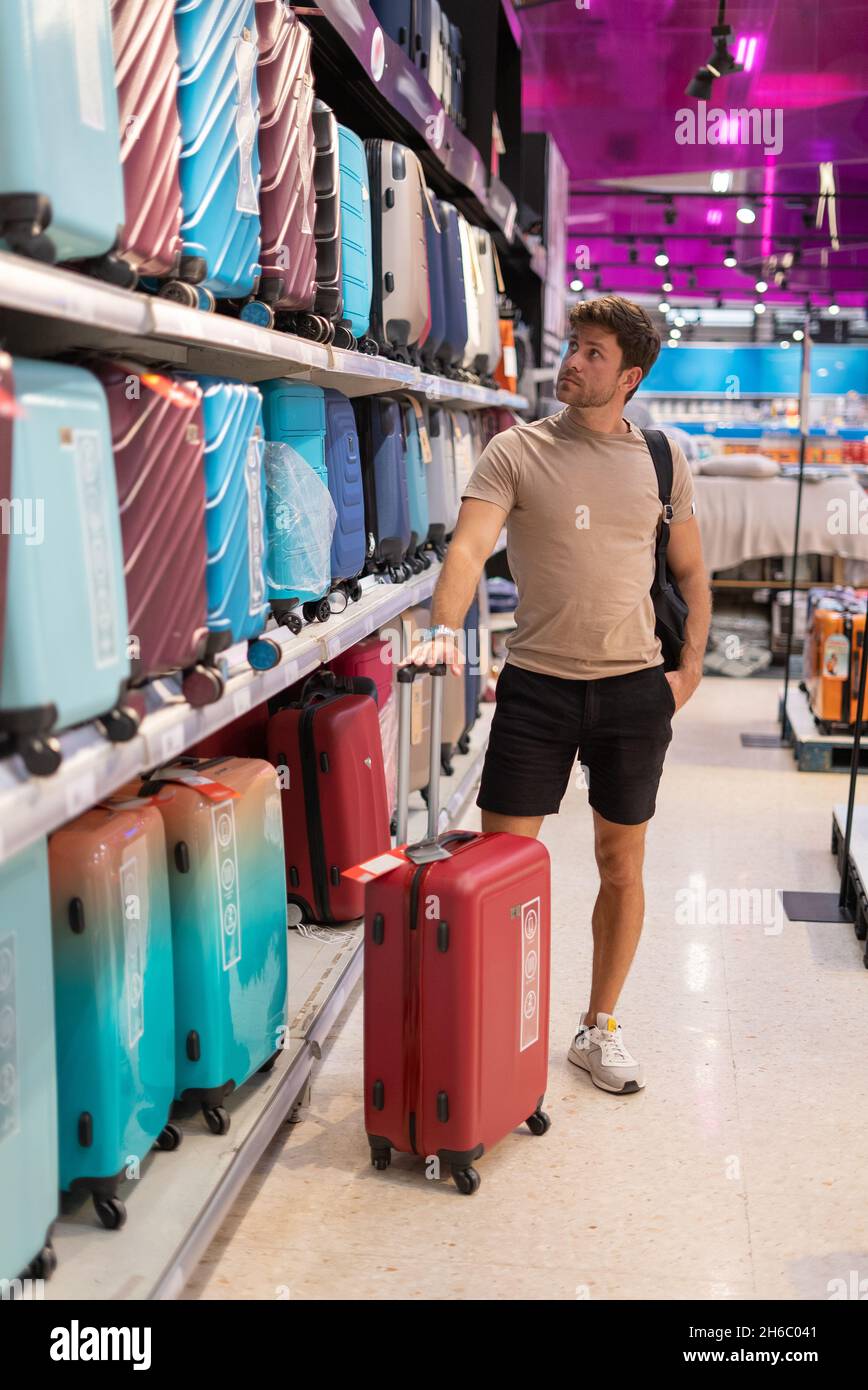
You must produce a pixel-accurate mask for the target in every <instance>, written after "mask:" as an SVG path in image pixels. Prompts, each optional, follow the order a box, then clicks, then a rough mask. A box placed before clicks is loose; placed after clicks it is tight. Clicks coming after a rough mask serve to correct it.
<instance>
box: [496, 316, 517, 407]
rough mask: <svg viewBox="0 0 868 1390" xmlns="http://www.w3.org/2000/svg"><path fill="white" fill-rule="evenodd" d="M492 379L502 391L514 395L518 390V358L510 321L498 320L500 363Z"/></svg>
mask: <svg viewBox="0 0 868 1390" xmlns="http://www.w3.org/2000/svg"><path fill="white" fill-rule="evenodd" d="M494 379H495V381H496V382H497V384H498V386H502V387H503V389H504V391H511V392H512V394H513V395H515V393H516V391H517V390H518V357H517V356H516V352H515V330H514V328H513V320H512V319H501V320H500V361H499V362H498V364H497V371H496V372H495V373H494Z"/></svg>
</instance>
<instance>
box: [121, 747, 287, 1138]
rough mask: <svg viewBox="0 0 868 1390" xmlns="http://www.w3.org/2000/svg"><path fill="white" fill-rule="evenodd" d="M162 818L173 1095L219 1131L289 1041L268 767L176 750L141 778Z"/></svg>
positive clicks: (278, 823) (275, 808)
mask: <svg viewBox="0 0 868 1390" xmlns="http://www.w3.org/2000/svg"><path fill="white" fill-rule="evenodd" d="M141 791H142V794H143V795H151V794H156V795H155V801H154V805H155V806H156V808H157V810H158V811H159V813H160V815H161V816H162V818H163V827H164V830H165V835H166V846H167V850H168V856H167V857H168V863H169V891H170V897H171V904H172V944H173V955H174V980H175V1040H176V1047H175V1096H176V1098H177V1099H178V1100H180V1101H197V1102H199V1103H200V1104H201V1106H202V1110H203V1113H204V1116H205V1119H206V1121H207V1124H208V1127H209V1129H211V1131H212V1132H213V1133H215V1134H225V1133H226V1131H227V1130H228V1129H229V1116H228V1114H227V1113H226V1110H225V1109H224V1107H223V1100H224V1098H225V1097H226V1096H227V1095H228V1094H229V1093H230V1092H231V1091H234V1090H236V1089H237V1088H238V1087H239V1086H241V1085H243V1084H244V1082H245V1081H247V1080H248V1078H249V1077H251V1076H252V1075H253V1074H254V1073H255V1072H257V1071H266V1070H268V1069H269V1068H270V1067H271V1066H272V1065H273V1063H274V1061H276V1059H277V1056H278V1054H279V1052H280V1050H281V1048H283V1047H285V1046H286V1037H287V1027H286V1024H287V1020H286V993H287V941H286V873H285V868H284V864H285V860H284V848H283V815H282V811H281V805H280V788H279V785H278V779H277V773H276V772H275V770H274V768H273V767H272V765H271V763H267V762H265V761H264V760H260V759H258V758H231V757H222V758H211V759H206V760H203V759H199V758H192V757H185V758H181V759H179V761H178V762H177V763H176V764H173V765H172V766H171V767H165V768H160V769H158V770H157V771H156V772H155V773H154V774H153V775H152V777H151V779H150V781H149V782H147V783H145V784H144V786H143V787H142V788H141Z"/></svg>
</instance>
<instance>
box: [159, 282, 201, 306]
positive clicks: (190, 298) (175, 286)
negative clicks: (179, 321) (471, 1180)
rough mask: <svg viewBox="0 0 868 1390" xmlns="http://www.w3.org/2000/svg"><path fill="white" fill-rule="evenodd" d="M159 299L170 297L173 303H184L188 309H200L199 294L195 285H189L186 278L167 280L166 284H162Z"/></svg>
mask: <svg viewBox="0 0 868 1390" xmlns="http://www.w3.org/2000/svg"><path fill="white" fill-rule="evenodd" d="M157 298H158V299H170V300H171V301H172V303H173V304H184V305H186V307H187V308H188V309H198V307H199V295H198V293H197V291H196V286H195V285H188V284H187V282H186V280H167V281H166V283H165V285H161V286H160V290H159V294H158V296H157Z"/></svg>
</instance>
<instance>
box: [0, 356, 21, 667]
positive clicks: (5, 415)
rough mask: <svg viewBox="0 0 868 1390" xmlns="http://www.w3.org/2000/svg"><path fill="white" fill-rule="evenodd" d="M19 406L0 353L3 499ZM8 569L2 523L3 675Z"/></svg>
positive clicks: (7, 360) (8, 491)
mask: <svg viewBox="0 0 868 1390" xmlns="http://www.w3.org/2000/svg"><path fill="white" fill-rule="evenodd" d="M19 409H20V407H19V406H17V405H16V404H15V383H14V381H13V379H12V358H11V357H10V356H9V354H8V353H6V352H0V499H3V500H5V501H7V502H10V501H11V500H12V421H13V419H14V418H15V415H16V413H17V411H18V410H19ZM8 568H9V528H8V526H0V674H2V671H3V643H4V636H5V629H6V574H7V570H8Z"/></svg>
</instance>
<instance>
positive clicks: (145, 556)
mask: <svg viewBox="0 0 868 1390" xmlns="http://www.w3.org/2000/svg"><path fill="white" fill-rule="evenodd" d="M95 370H96V373H97V375H98V377H99V379H100V380H101V382H102V384H103V387H104V388H105V393H106V397H107V399H108V407H109V418H110V421H111V430H112V448H113V450H114V458H115V471H116V474H117V482H118V503H119V506H120V514H121V535H122V540H123V549H124V576H125V578H126V586H127V608H128V610H129V624H130V658H131V666H132V680H133V683H134V684H141V683H142V682H144V681H147V680H150V679H151V678H152V677H153V676H159V675H165V674H167V673H169V672H172V671H183V672H184V680H183V691H184V695H185V696H186V698H187V699H188V700H189V702H190V704H192V705H205V704H210V703H211V702H212V701H214V700H216V699H218V698H219V696H220V695H221V694H222V693H223V680H222V678H221V677H220V675H219V674H218V672H217V671H216V670H214V669H213V668H212V667H210V666H207V665H204V664H203V663H204V661H205V658H206V657H207V655H208V638H209V634H208V620H207V614H208V601H207V591H206V580H205V574H206V565H207V559H208V557H207V548H206V534H205V465H204V460H203V451H204V439H205V431H204V426H203V421H202V390H201V387H200V386H199V385H198V383H197V382H195V381H191V380H184V381H179V380H178V379H176V378H173V377H167V376H163V375H161V374H159V373H157V372H154V371H152V369H151V368H150V367H147V366H143V365H141V364H137V363H127V362H124V363H118V362H104V363H100V364H98V365H97V366H96V368H95Z"/></svg>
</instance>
